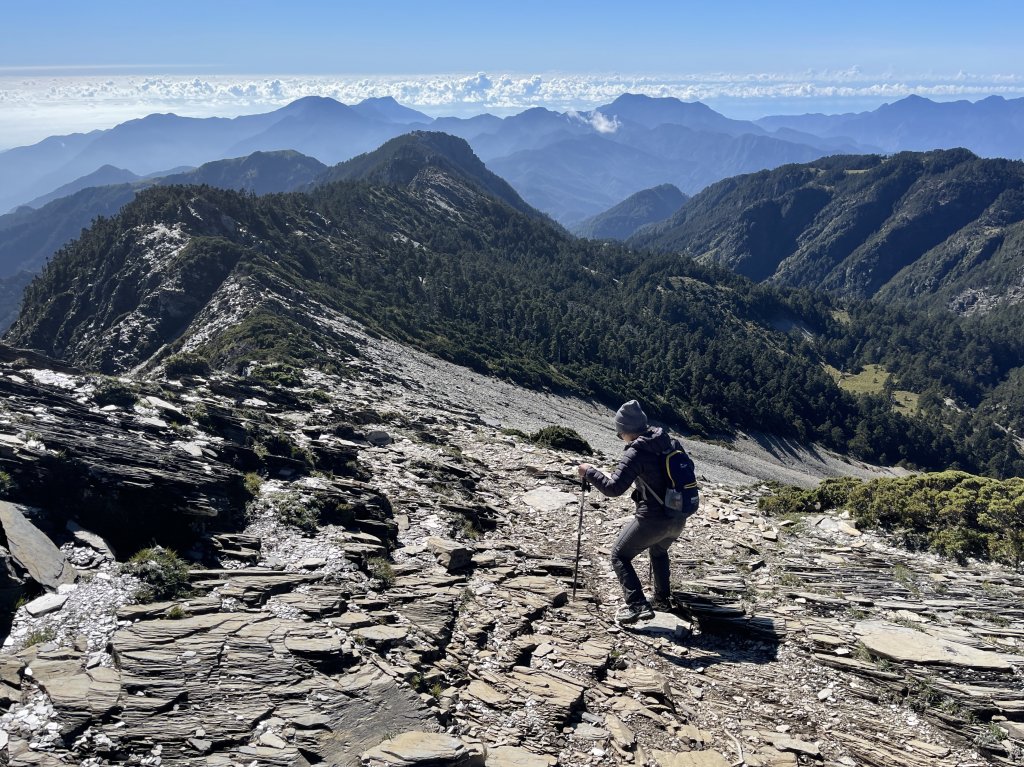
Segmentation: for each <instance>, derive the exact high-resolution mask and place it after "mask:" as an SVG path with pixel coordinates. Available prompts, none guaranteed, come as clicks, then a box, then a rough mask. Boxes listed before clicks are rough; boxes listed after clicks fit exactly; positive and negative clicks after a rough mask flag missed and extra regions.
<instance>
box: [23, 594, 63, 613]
mask: <svg viewBox="0 0 1024 767" xmlns="http://www.w3.org/2000/svg"><path fill="white" fill-rule="evenodd" d="M67 601H68V595H67V594H43V595H42V596H41V597H36V598H35V599H33V600H32V601H31V602H29V603H28V604H27V605H25V611H26V612H27V613H28V614H29V615H31V616H32V617H33V618H38V617H39V616H40V615H46V614H47V613H53V612H56V611H57V610H59V609H60V608H62V607H63V606H64V603H65V602H67Z"/></svg>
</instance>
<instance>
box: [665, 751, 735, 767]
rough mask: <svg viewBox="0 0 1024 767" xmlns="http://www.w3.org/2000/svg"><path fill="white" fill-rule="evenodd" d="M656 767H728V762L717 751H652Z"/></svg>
mask: <svg viewBox="0 0 1024 767" xmlns="http://www.w3.org/2000/svg"><path fill="white" fill-rule="evenodd" d="M654 761H655V762H657V763H658V767H729V761H728V760H727V759H726V758H725V757H724V756H722V755H721V754H720V753H719V752H718V751H683V752H681V753H672V752H670V751H658V750H655V751H654Z"/></svg>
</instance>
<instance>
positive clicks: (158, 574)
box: [124, 546, 192, 602]
mask: <svg viewBox="0 0 1024 767" xmlns="http://www.w3.org/2000/svg"><path fill="white" fill-rule="evenodd" d="M124 570H125V572H128V573H131V574H132V575H134V576H135V577H136V578H138V579H139V580H141V581H142V584H143V585H142V588H141V589H140V590H139V593H138V594H137V595H136V596H137V597H138V599H139V601H140V602H157V601H162V600H165V599H177V598H178V597H183V596H187V595H188V594H190V593H191V591H192V587H191V584H190V583H189V579H188V570H189V567H188V564H187V563H186V562H185V560H183V559H182V558H181V557H179V556H178V555H177V554H176V553H175V552H173V551H171V550H170V549H165V548H163V547H161V546H154V547H153V548H150V549H142V550H141V551H139V552H136V554H135V555H134V556H133V557H132V558H131V559H129V560H128V561H127V562H126V563H125V564H124Z"/></svg>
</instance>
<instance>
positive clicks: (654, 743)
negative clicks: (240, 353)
mask: <svg viewBox="0 0 1024 767" xmlns="http://www.w3.org/2000/svg"><path fill="white" fill-rule="evenodd" d="M363 343H364V346H365V354H364V355H363V356H362V357H361V358H360V359H359V360H350V361H349V365H350V369H351V374H350V375H348V376H346V377H343V378H338V377H328V376H324V375H322V374H316V373H310V372H307V373H306V374H305V380H304V383H303V385H302V386H299V387H292V388H291V389H288V390H285V389H283V388H280V387H279V388H277V389H274V388H273V387H264V388H263V389H261V388H260V387H259V386H257V385H256V384H255V383H253V382H247V381H245V380H244V379H242V380H227V379H218V378H216V377H212V378H207V379H199V378H190V379H187V380H186V381H184V382H177V383H175V382H166V381H165V382H163V384H162V385H160V384H159V383H158V381H157V379H152V380H148V381H144V382H142V383H141V384H140V387H141V389H142V393H141V396H140V398H139V400H138V401H137V402H136V403H135V404H134V405H132V406H124V407H120V408H119V407H117V406H113V407H110V406H107V407H106V408H104V407H101V406H98V405H97V404H96V403H95V402H94V401H93V397H94V391H93V390H94V388H95V386H94V383H91V382H90V380H91V379H89V377H87V376H83V375H81V374H78V373H76V372H74V371H64V372H59V373H58V372H53V371H50V370H44V369H43V368H42V367H40V365H41V363H40V361H38V360H32V361H31V365H32V366H29V363H28V362H27V361H25V360H22V361H21V362H20V363H15V362H11V361H8V362H6V363H3V364H0V386H2V387H3V389H4V395H5V396H4V400H3V403H2V404H0V459H2V460H0V469H3V470H4V471H6V472H8V473H10V474H16V473H17V471H18V470H19V468H20V469H21V470H25V467H26V466H33V467H41V468H38V471H43V470H44V469H46V467H47V466H49V464H48V463H47V459H48V456H52V455H56V454H58V453H59V454H60V455H61V456H67V455H71V456H72V457H75V458H79V459H80V460H79V465H85V466H89V465H90V464H89V461H87V460H86V456H87V455H89V454H90V453H89V452H88V451H89V450H92V451H93V452H92V453H91V455H93V456H102V459H103V460H102V461H99V460H98V459H97V460H96V461H95V463H96V464H97V465H100V464H102V476H101V479H102V481H103V482H104V483H105V484H103V485H102V486H103V487H105V488H107V489H108V491H109V492H115V490H116V492H118V493H120V494H121V495H119V496H118V497H126V496H125V495H124V494H125V493H127V492H128V489H132V488H134V489H138V488H139V487H140V485H141V486H148V487H149V488H150V490H151V491H152V492H159V493H161V494H162V495H161V497H165V496H169V495H173V496H174V497H176V498H179V499H180V500H181V503H180V504H179V506H178V507H173V505H166V504H164V505H161V504H160V503H154V504H153V506H152V508H149V507H146V508H139V509H138V510H137V514H138V515H139V517H140V518H143V519H145V518H147V517H146V515H150V518H152V519H153V520H157V521H158V522H159V524H160V526H161V527H160V529H161V530H172V528H171V525H173V523H174V520H175V514H178V515H179V517H180V520H179V524H180V526H181V528H182V529H183V530H185V529H187V530H189V531H192V532H193V533H195V540H194V542H193V545H192V548H191V549H189V550H188V551H186V552H184V553H186V554H188V555H189V556H191V557H192V558H193V559H195V560H197V564H196V565H195V566H194V567H193V568H192V569H191V570H190V571H189V573H188V578H189V580H190V582H191V588H192V591H191V593H189V594H188V595H187V596H184V597H180V598H177V599H174V600H171V601H165V602H151V603H140V602H139V601H137V599H136V595H137V593H138V589H139V585H140V584H139V581H138V580H137V579H136V578H135V577H134V576H132V575H129V574H127V573H126V571H125V569H124V568H123V567H122V566H121V564H120V563H119V562H118V561H117V556H118V555H119V554H120V552H118V550H117V546H116V545H113V544H111V543H110V542H108V541H107V540H106V539H105V538H104V536H103V535H100V534H97V533H96V531H95V530H92V529H90V528H89V526H88V525H86V524H82V522H83V520H82V519H79V518H77V515H76V513H75V509H73V508H72V509H67V510H66V514H65V515H64V517H60V518H59V520H58V521H59V523H60V524H58V525H54V524H53V522H54V520H53V514H52V512H51V514H50V515H48V516H47V518H46V519H44V518H43V517H41V516H40V515H39V514H37V513H36V512H34V511H33V510H32V509H31V508H29V507H28V506H22V505H14V504H7V503H0V510H2V514H0V520H2V522H3V526H4V538H5V540H6V544H5V548H4V549H3V554H4V556H5V565H6V566H7V569H8V571H9V573H14V574H15V575H17V576H18V577H21V578H22V579H23V580H26V581H27V580H30V581H31V582H32V583H34V584H36V592H37V594H38V595H37V596H34V597H33V598H32V599H30V600H29V601H27V602H26V603H25V604H23V605H21V606H20V607H19V608H18V610H17V612H16V614H15V616H14V621H13V625H12V627H11V631H10V635H9V637H8V638H7V640H6V642H5V644H4V648H3V653H2V655H0V712H2V713H0V762H2V763H4V764H11V765H57V764H81V765H100V764H133V765H209V766H211V767H227V765H281V766H282V767H284V766H285V765H307V764H337V765H375V766H385V765H387V766H389V767H390V766H395V767H397V766H398V765H487V767H545V766H552V765H567V766H571V765H616V764H634V765H660V767H727V766H732V765H747V766H748V767H758V766H759V765H773V766H780V767H781V766H784V765H824V766H828V767H836V766H837V765H843V766H844V767H857V766H864V767H883V766H889V765H906V766H907V767H930V766H934V767H940V766H945V765H950V766H952V765H957V766H959V767H971V766H974V765H977V766H979V767H980V765H989V764H998V765H1014V764H1021V763H1024V750H1022V749H1024V675H1022V670H1024V607H1022V603H1024V578H1022V577H1021V575H1020V574H1019V573H1017V574H1015V573H1012V572H1009V571H1007V570H1004V569H1000V568H997V567H993V566H988V565H985V566H981V565H975V566H970V567H959V566H956V565H954V564H952V563H950V562H948V561H943V560H940V559H938V558H935V557H931V556H923V555H919V554H912V553H908V552H905V551H903V550H901V549H898V548H896V547H895V546H893V545H891V544H890V543H889V542H887V541H886V540H885V539H884V538H883V537H880V536H879V535H876V534H873V533H870V532H866V531H860V530H857V529H856V528H855V526H854V525H853V523H852V522H851V521H850V520H849V519H843V518H842V516H840V515H835V514H821V515H816V516H805V517H801V518H794V519H788V518H787V519H781V518H772V517H768V516H765V515H764V514H763V513H762V512H760V511H758V508H757V501H758V498H759V496H760V495H761V494H763V493H764V492H767V487H766V486H765V485H764V484H763V482H764V481H765V480H768V479H780V480H782V481H787V482H794V483H798V484H808V483H810V482H813V481H814V480H815V479H816V478H818V477H821V476H825V475H828V474H833V473H838V472H842V473H846V474H855V475H861V476H867V475H869V474H870V473H871V471H872V470H871V469H870V467H863V466H853V465H849V464H844V463H843V462H842V461H841V460H840V459H838V458H836V457H834V456H827V455H822V454H817V453H814V452H813V451H809V450H804V451H801V450H799V449H797V448H793V447H790V446H780V445H773V444H772V443H771V442H769V441H767V440H757V439H748V440H746V441H745V444H746V448H745V449H744V450H743V451H731V452H730V451H728V450H726V449H724V448H716V447H714V446H706V445H699V444H695V445H694V450H693V452H694V454H695V456H696V458H697V460H698V473H699V474H701V475H703V476H702V508H701V511H700V512H699V513H698V514H697V515H696V516H695V517H693V518H692V519H691V520H690V521H689V523H688V525H687V527H686V529H685V530H684V532H683V536H682V538H680V540H679V541H678V542H677V544H676V545H675V546H673V548H672V551H671V555H672V575H673V584H674V591H675V595H676V598H677V600H678V601H679V602H680V603H681V604H684V605H685V606H686V607H687V608H688V609H681V610H679V611H678V613H679V614H670V613H661V612H659V613H657V614H656V616H655V618H654V620H651V621H646V622H640V623H638V624H635V625H634V626H632V627H621V626H617V625H615V623H614V621H613V620H612V615H613V614H614V612H615V609H616V608H617V607H618V606H619V605H620V595H619V589H618V585H617V582H616V580H615V577H614V574H613V573H612V570H611V566H610V562H609V556H608V555H609V551H610V547H611V545H612V543H613V541H614V539H615V537H616V535H617V533H618V530H619V528H620V527H621V525H622V524H623V522H624V521H625V520H626V519H628V517H629V514H630V512H631V506H632V504H631V503H630V502H629V501H628V499H626V498H620V499H605V498H602V497H600V496H599V495H597V494H596V493H594V492H591V493H590V494H589V495H586V496H582V495H581V491H580V488H579V485H578V483H577V482H576V480H575V476H576V475H575V465H576V464H577V463H578V462H580V461H581V460H590V461H592V462H594V463H597V464H599V465H603V466H604V467H606V468H610V467H611V466H614V463H615V460H616V456H617V453H616V451H617V450H618V449H619V448H617V447H616V444H615V442H616V441H615V439H614V434H613V433H612V432H611V429H610V426H609V424H610V417H611V412H610V411H608V410H607V409H605V408H601V407H599V406H597V405H593V404H590V403H584V402H579V401H573V400H569V399H561V398H557V397H554V396H550V395H541V394H533V393H529V392H525V391H523V390H519V389H515V388H514V387H511V386H507V385H505V384H491V385H490V386H488V384H487V383H486V382H485V381H484V379H481V378H480V377H479V376H474V375H472V374H469V373H466V372H465V371H462V370H460V369H458V368H454V367H452V366H448V365H445V364H443V363H439V362H437V361H435V360H430V359H429V358H426V357H422V356H420V355H415V354H413V353H411V352H408V351H407V350H403V349H401V348H400V347H397V346H394V345H391V344H387V343H384V342H379V341H373V342H371V341H369V340H368V339H364V341H363ZM9 356H10V355H9ZM199 405H202V412H203V413H204V414H205V417H202V418H201V417H199V416H198V415H196V414H197V413H198V412H199V411H198V410H197V408H198V406H199ZM217 414H220V415H222V416H223V417H222V418H221V419H220V420H219V421H218V420H217V419H216V418H214V417H213V416H216V415H217ZM256 422H258V423H259V424H262V425H264V426H266V425H268V424H269V425H272V426H273V427H274V428H276V429H279V430H281V431H282V432H284V433H287V434H288V435H289V437H290V438H291V439H292V440H294V442H295V444H297V445H298V446H300V447H301V448H302V449H303V450H305V451H306V452H307V454H309V455H311V456H313V457H314V458H315V459H316V462H317V466H326V465H333V466H335V467H336V468H337V471H329V470H325V469H320V470H317V471H313V472H309V471H299V470H298V469H297V468H296V467H295V466H294V465H292V464H289V462H288V461H287V460H285V459H284V458H282V460H281V461H279V462H278V463H277V465H275V466H273V468H272V470H268V471H264V472H263V474H264V475H265V476H264V477H263V478H262V479H263V481H262V482H261V483H260V484H259V487H258V490H257V491H256V492H257V495H256V497H255V498H254V499H253V500H252V501H250V502H249V508H248V512H247V514H246V515H245V517H244V519H243V520H241V521H239V522H236V524H234V525H233V526H232V525H231V524H229V521H230V514H228V512H226V511H225V509H227V508H228V505H229V504H228V503H227V501H225V500H224V499H226V498H228V497H229V496H230V495H231V492H232V490H231V488H232V487H233V485H232V482H233V481H235V480H238V481H240V479H241V469H239V468H238V467H239V466H240V465H241V466H242V468H244V459H245V457H246V455H247V454H246V453H245V451H244V450H243V447H244V444H243V442H242V440H240V439H236V440H235V441H234V442H233V441H232V437H231V435H232V433H233V432H232V431H231V429H229V428H228V426H230V427H231V428H234V429H244V428H246V427H247V425H251V424H252V423H256ZM76 423H77V424H81V423H87V424H89V430H88V434H89V439H91V440H92V442H91V446H90V445H84V444H81V443H82V442H83V440H86V437H85V436H84V435H81V434H79V435H78V436H76V433H75V429H74V426H75V424H76ZM225 423H227V424H228V426H225V425H224V424H225ZM211 424H213V425H211ZM218 424H219V426H218ZM551 424H557V425H566V426H571V427H573V428H576V429H577V431H579V432H580V433H581V434H582V435H583V436H584V437H585V438H587V439H588V440H589V441H590V442H591V444H592V445H593V446H594V447H595V448H597V449H598V450H599V452H600V453H601V454H599V455H597V456H594V457H591V458H585V457H584V456H580V455H575V454H571V453H563V452H559V451H555V450H549V449H545V448H541V447H537V446H535V445H534V444H532V443H531V442H529V441H528V440H525V439H523V438H522V437H520V436H516V435H510V434H509V433H508V432H507V431H506V430H507V429H510V428H514V429H521V430H523V431H532V430H534V429H537V428H539V427H542V426H546V425H551ZM215 426H216V428H214V427H215ZM225 435H227V436H225ZM108 437H109V439H108ZM86 441H87V440H86ZM112 446H117V447H118V450H113V447H112ZM61 451H63V452H61ZM229 456H230V460H229ZM716 456H717V457H718V459H716ZM150 458H152V460H150ZM179 464H180V471H181V472H185V474H181V473H180V472H179V471H178V468H176V467H178V465H179ZM343 467H345V470H344V471H342V468H343ZM95 471H96V472H99V471H100V469H99V468H97V469H96V470H95ZM89 476H94V474H90V475H89ZM176 476H177V477H180V476H189V477H191V478H192V479H190V483H191V484H192V485H193V486H197V487H199V489H200V490H202V493H203V495H202V496H201V497H200V496H199V495H193V496H192V497H187V496H188V494H189V492H191V491H189V490H186V489H183V488H180V487H177V486H175V485H174V482H175V481H176V479H175V477H176ZM97 481H99V480H97ZM581 503H582V504H583V509H584V515H583V519H584V522H583V533H582V546H581V559H580V564H579V571H580V578H579V581H578V583H577V584H576V593H575V598H573V582H572V581H573V565H574V555H575V550H576V535H577V521H578V513H579V509H580V504H581ZM164 506H167V507H166V508H164ZM175 508H177V509H178V510H177V511H175ZM311 509H314V510H317V513H318V514H319V516H318V517H317V524H315V525H313V526H309V525H303V524H302V521H303V520H305V519H308V518H309V510H311ZM89 519H98V517H90V518H89ZM46 523H48V524H46ZM94 526H95V525H94ZM44 530H45V531H46V533H45V534H44V533H43V532H42V531H44ZM168 534H169V535H170V534H171V533H168ZM637 565H638V570H639V571H640V572H641V574H642V576H643V577H644V579H645V582H646V575H647V566H646V559H645V557H643V556H642V557H641V558H639V559H638V560H637ZM11 577H14V576H13V575H12V576H11Z"/></svg>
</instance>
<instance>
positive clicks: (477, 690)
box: [466, 679, 508, 706]
mask: <svg viewBox="0 0 1024 767" xmlns="http://www.w3.org/2000/svg"><path fill="white" fill-rule="evenodd" d="M466 693H467V694H468V695H470V696H472V697H474V698H476V699H477V700H479V701H481V702H483V703H486V704H487V705H488V706H501V705H504V704H505V703H507V702H508V696H507V695H505V694H504V693H502V692H499V691H498V690H496V689H494V688H493V687H491V686H490V685H489V684H487V682H483V681H481V680H479V679H474V680H473V681H472V682H470V683H469V687H467V688H466Z"/></svg>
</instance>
